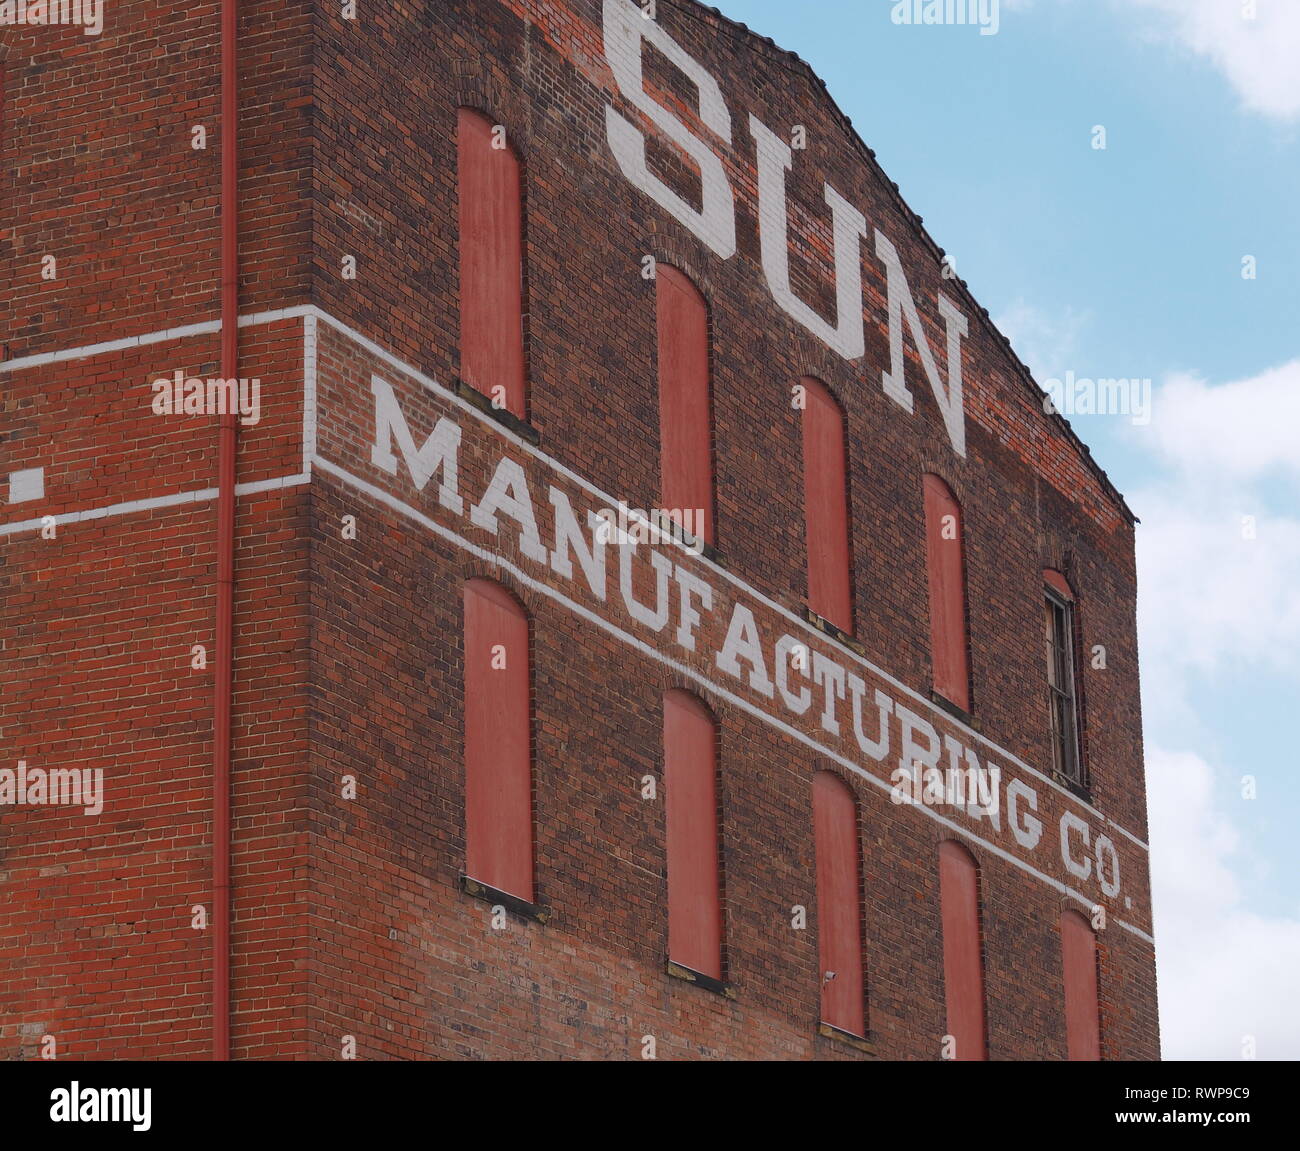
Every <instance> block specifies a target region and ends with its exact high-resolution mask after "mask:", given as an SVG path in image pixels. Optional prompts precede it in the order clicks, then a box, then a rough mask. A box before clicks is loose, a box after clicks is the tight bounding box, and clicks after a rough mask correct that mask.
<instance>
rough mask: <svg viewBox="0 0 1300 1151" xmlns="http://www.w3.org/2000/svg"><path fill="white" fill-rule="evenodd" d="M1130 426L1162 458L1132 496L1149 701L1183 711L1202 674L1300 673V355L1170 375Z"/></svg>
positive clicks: (1154, 455) (1136, 437)
mask: <svg viewBox="0 0 1300 1151" xmlns="http://www.w3.org/2000/svg"><path fill="white" fill-rule="evenodd" d="M1127 434H1128V435H1129V436H1130V438H1131V439H1132V441H1133V442H1134V444H1135V445H1136V446H1138V447H1143V446H1145V447H1146V448H1147V450H1148V451H1149V452H1150V453H1151V456H1152V460H1153V462H1154V463H1156V464H1158V465H1160V466H1161V468H1162V472H1161V475H1160V478H1159V479H1158V480H1157V481H1156V482H1154V483H1153V484H1151V485H1150V486H1149V487H1147V488H1145V489H1143V490H1139V491H1135V492H1133V493H1132V494H1131V505H1132V506H1133V508H1134V509H1135V510H1136V511H1137V514H1138V515H1139V516H1141V518H1142V524H1141V526H1140V527H1139V529H1138V533H1137V548H1138V595H1139V604H1138V623H1139V638H1140V640H1141V644H1142V654H1143V659H1144V661H1151V662H1153V663H1154V665H1155V666H1157V667H1159V668H1160V677H1159V682H1158V683H1157V682H1155V677H1152V687H1153V689H1154V694H1153V699H1152V702H1153V703H1156V704H1160V703H1167V704H1169V705H1171V706H1172V707H1176V706H1177V704H1178V702H1179V700H1180V698H1183V697H1185V695H1186V682H1185V677H1186V675H1187V673H1188V672H1190V671H1193V670H1195V671H1199V672H1208V673H1214V672H1218V673H1220V674H1227V673H1230V672H1236V671H1240V670H1242V669H1244V668H1253V669H1255V670H1260V669H1268V670H1270V671H1272V672H1277V671H1281V672H1284V673H1289V674H1293V675H1300V594H1297V592H1296V573H1297V572H1298V571H1300V507H1298V506H1297V501H1300V488H1296V487H1294V481H1295V478H1296V477H1297V476H1300V360H1294V361H1292V362H1290V363H1288V364H1284V365H1282V366H1281V367H1278V368H1274V369H1271V370H1269V371H1266V372H1263V373H1261V374H1259V375H1257V376H1253V377H1251V378H1249V379H1243V380H1236V381H1232V382H1230V383H1226V384H1221V385H1217V386H1211V385H1209V384H1207V383H1205V382H1204V381H1202V380H1199V379H1197V378H1195V377H1192V376H1186V375H1176V376H1172V377H1170V378H1169V379H1167V380H1165V381H1164V382H1163V383H1162V384H1161V386H1160V387H1159V388H1158V389H1157V391H1156V393H1155V397H1154V400H1153V403H1152V418H1151V422H1150V424H1148V425H1146V426H1143V427H1137V428H1132V429H1130V430H1129V432H1128V433H1127ZM1279 481H1281V482H1279ZM1287 492H1290V493H1291V494H1292V496H1293V497H1294V498H1293V499H1292V500H1290V501H1288V500H1287V499H1286V498H1285V497H1283V498H1279V493H1287ZM1156 714H1159V713H1158V712H1157V713H1156Z"/></svg>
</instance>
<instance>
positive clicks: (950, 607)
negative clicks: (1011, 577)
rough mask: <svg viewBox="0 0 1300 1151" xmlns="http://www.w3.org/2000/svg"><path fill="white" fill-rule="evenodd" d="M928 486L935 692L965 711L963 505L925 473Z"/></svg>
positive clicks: (967, 678) (967, 688) (967, 699)
mask: <svg viewBox="0 0 1300 1151" xmlns="http://www.w3.org/2000/svg"><path fill="white" fill-rule="evenodd" d="M924 486H925V554H926V567H927V569H928V571H929V582H930V652H931V659H932V661H933V664H934V690H935V691H936V692H937V693H938V694H939V695H941V696H943V698H944V699H946V700H947V701H948V702H949V703H955V704H956V705H957V706H958V707H959V708H961V709H962V711H970V675H969V673H968V671H967V665H966V561H965V556H964V555H963V552H964V549H965V545H964V544H963V542H962V522H961V505H960V504H959V503H958V502H957V500H956V497H955V496H953V494H952V492H951V491H950V490H949V488H948V485H947V484H945V483H944V482H943V480H941V479H940V478H939V477H938V476H936V475H926V477H925V480H924Z"/></svg>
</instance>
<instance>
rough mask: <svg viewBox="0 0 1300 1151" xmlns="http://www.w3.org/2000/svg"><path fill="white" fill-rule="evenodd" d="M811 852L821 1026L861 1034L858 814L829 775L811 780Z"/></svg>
mask: <svg viewBox="0 0 1300 1151" xmlns="http://www.w3.org/2000/svg"><path fill="white" fill-rule="evenodd" d="M813 832H814V841H815V844H816V852H817V954H818V958H819V960H820V963H821V981H822V983H821V988H822V1005H821V1007H822V1022H823V1023H829V1024H830V1025H831V1026H832V1027H838V1028H839V1029H840V1030H841V1031H847V1032H849V1033H850V1034H852V1035H862V1034H864V1033H865V1032H864V1028H865V1023H866V1019H865V1010H864V1006H863V997H862V912H861V906H862V905H861V895H860V891H859V876H860V865H859V850H858V813H857V805H856V804H855V803H854V800H853V793H852V792H851V791H850V790H849V788H848V785H847V784H845V782H844V781H843V780H842V779H840V778H839V776H837V775H834V774H833V773H831V772H829V771H819V772H817V774H816V775H814V776H813Z"/></svg>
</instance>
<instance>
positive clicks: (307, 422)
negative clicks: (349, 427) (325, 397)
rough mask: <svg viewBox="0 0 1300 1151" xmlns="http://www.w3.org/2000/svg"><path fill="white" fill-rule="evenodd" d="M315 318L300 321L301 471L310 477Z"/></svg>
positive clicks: (313, 443)
mask: <svg viewBox="0 0 1300 1151" xmlns="http://www.w3.org/2000/svg"><path fill="white" fill-rule="evenodd" d="M317 322H318V321H317V319H316V316H315V315H314V314H312V313H308V314H307V315H306V316H304V317H303V321H302V470H303V472H304V473H306V474H307V475H311V461H312V457H313V456H315V454H316V341H317V337H316V324H317Z"/></svg>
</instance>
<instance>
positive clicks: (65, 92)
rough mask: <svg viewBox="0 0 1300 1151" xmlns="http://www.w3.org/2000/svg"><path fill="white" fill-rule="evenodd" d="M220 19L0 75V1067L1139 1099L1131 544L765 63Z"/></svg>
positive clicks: (1147, 986)
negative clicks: (485, 1076) (1083, 1091)
mask: <svg viewBox="0 0 1300 1151" xmlns="http://www.w3.org/2000/svg"><path fill="white" fill-rule="evenodd" d="M235 7H236V6H235V5H234V3H233V2H232V0H226V2H225V3H224V4H221V3H201V2H200V3H194V2H192V0H185V2H184V3H180V2H179V0H156V2H152V3H150V4H147V5H145V4H131V5H127V4H125V3H121V4H114V3H113V0H108V3H107V4H106V5H105V12H104V27H103V31H102V33H100V34H99V35H97V36H89V35H86V34H85V31H84V30H83V29H80V28H76V27H33V26H30V25H28V26H10V27H0V78H2V81H3V84H2V88H0V91H2V98H0V196H2V197H3V201H4V203H5V206H6V211H5V213H4V220H3V228H4V231H5V239H6V244H5V246H4V249H3V251H2V252H0V262H2V264H3V267H2V274H3V278H4V282H5V284H6V286H7V287H6V291H5V293H4V297H3V299H0V332H2V333H3V337H2V338H3V342H4V346H3V362H0V384H2V386H3V425H2V426H0V445H2V447H3V458H2V459H0V493H3V494H2V495H0V514H2V515H3V523H2V524H0V533H2V534H0V540H2V541H3V543H2V548H0V591H2V593H3V594H2V598H0V684H2V685H3V686H2V691H0V725H2V727H0V733H2V735H3V740H2V742H3V756H4V759H3V762H2V763H0V800H3V801H4V803H5V805H6V806H0V1054H2V1055H3V1057H5V1058H10V1059H15V1058H40V1057H42V1056H43V1055H44V1056H48V1055H50V1054H54V1055H56V1056H57V1057H58V1058H65V1059H79V1058H96V1057H98V1058H123V1057H125V1058H193V1059H201V1058H209V1057H211V1056H212V1055H213V1054H214V1053H215V1054H217V1055H218V1056H219V1057H220V1056H224V1055H225V1054H226V1051H227V1049H228V1052H229V1054H230V1055H231V1056H232V1057H235V1058H325V1059H332V1058H340V1057H351V1056H353V1055H355V1057H356V1058H363V1059H395V1058H402V1059H430V1058H439V1059H457V1058H506V1057H525V1058H530V1057H541V1058H555V1057H580V1058H644V1057H649V1056H651V1055H653V1056H654V1057H656V1058H659V1059H669V1058H672V1059H676V1058H701V1057H726V1058H787V1059H812V1058H818V1059H840V1058H843V1059H872V1058H883V1059H939V1058H957V1059H978V1058H994V1059H1065V1058H1067V1057H1073V1058H1095V1057H1098V1056H1100V1057H1101V1058H1105V1059H1128V1058H1155V1057H1157V1056H1158V1026H1157V1019H1156V989H1155V969H1154V958H1153V940H1152V938H1151V934H1150V933H1151V900H1150V889H1149V880H1148V866H1147V850H1146V845H1145V843H1144V842H1143V840H1144V836H1145V828H1146V807H1145V792H1144V784H1143V772H1142V755H1141V725H1140V707H1139V694H1138V669H1137V649H1136V638H1135V630H1134V599H1135V583H1134V562H1133V524H1134V520H1133V516H1132V515H1131V513H1130V512H1129V510H1128V509H1127V507H1126V506H1125V504H1124V502H1123V500H1122V498H1121V497H1120V496H1119V494H1118V493H1117V492H1116V491H1115V490H1114V488H1113V487H1112V486H1111V484H1110V483H1109V482H1108V480H1107V479H1106V477H1105V475H1104V474H1103V473H1102V472H1101V470H1100V469H1099V468H1098V467H1097V465H1096V464H1095V463H1094V462H1093V461H1092V459H1091V457H1090V456H1089V453H1088V450H1087V448H1086V447H1085V446H1084V445H1083V444H1082V443H1081V442H1080V441H1079V440H1078V438H1077V437H1076V436H1075V435H1074V433H1073V432H1072V431H1071V429H1070V428H1069V426H1068V424H1067V423H1066V422H1065V421H1064V420H1063V419H1062V418H1061V417H1060V416H1058V415H1056V414H1055V413H1053V412H1051V411H1050V410H1047V411H1045V410H1044V404H1043V397H1042V393H1041V392H1040V390H1039V389H1038V388H1037V386H1036V385H1035V384H1034V382H1033V380H1032V379H1031V377H1030V375H1029V373H1028V372H1027V370H1026V369H1025V368H1024V366H1023V365H1022V364H1020V362H1019V361H1018V360H1017V359H1016V357H1015V355H1014V354H1013V352H1012V351H1011V349H1010V348H1009V346H1008V345H1007V343H1006V341H1005V339H1004V338H1003V337H1002V336H1001V335H1000V334H999V333H998V332H997V330H996V329H995V328H994V327H993V325H992V324H991V323H990V321H989V318H988V314H987V312H986V311H985V310H984V309H982V308H981V307H980V306H979V304H978V303H977V302H976V301H975V300H974V298H973V297H972V296H971V295H970V293H969V292H968V290H967V289H966V287H965V285H964V283H963V282H962V281H960V280H959V279H957V278H956V277H955V276H954V275H953V274H952V273H951V270H950V269H948V268H947V266H946V264H945V259H944V254H943V251H942V249H941V248H939V247H938V246H937V244H936V243H935V242H934V241H933V240H932V239H931V238H930V237H929V236H928V234H927V233H926V232H925V230H924V228H923V226H922V223H921V221H920V219H919V218H918V217H917V216H916V215H915V214H913V213H912V212H911V211H910V210H909V209H908V207H907V206H906V204H905V203H904V202H903V201H902V199H901V198H900V196H899V193H898V189H897V188H896V187H895V186H894V185H893V184H892V183H891V182H890V181H889V179H888V177H886V176H885V175H884V173H883V172H882V171H881V169H880V168H879V167H878V165H877V164H876V163H875V160H874V156H873V154H872V152H871V151H870V150H869V148H868V147H867V146H866V145H865V144H864V143H863V142H862V141H861V140H859V138H858V137H857V136H856V135H855V134H854V131H853V129H852V127H851V126H850V124H849V122H848V121H847V119H845V117H844V116H843V115H842V114H841V113H840V112H839V111H838V109H837V108H836V106H835V104H834V102H833V101H832V99H831V97H830V96H829V95H828V93H827V92H826V90H825V88H824V86H823V85H822V84H821V82H820V81H818V79H817V78H816V76H815V75H814V73H813V72H812V71H811V70H810V69H809V68H808V66H807V65H806V64H804V63H803V62H802V61H801V60H799V59H798V58H797V57H795V56H793V55H791V54H789V53H786V52H783V51H781V50H780V49H778V48H776V47H774V46H773V45H772V44H771V43H770V42H768V41H766V40H763V39H761V38H759V37H757V36H755V35H754V34H752V33H750V32H749V31H748V30H747V29H745V28H744V27H743V26H741V25H738V24H735V23H733V22H731V21H729V20H727V19H726V18H724V17H722V16H720V15H718V14H717V13H716V12H714V11H712V10H710V9H707V8H704V7H701V6H699V5H697V4H695V3H694V2H693V0H658V4H657V10H656V12H655V13H654V18H653V19H649V18H646V16H645V14H643V12H642V11H641V10H640V9H639V8H637V7H636V6H634V5H633V4H632V3H631V2H630V0H419V2H416V3H411V4H406V5H376V4H367V3H365V2H364V0H363V2H362V3H361V4H359V5H357V6H356V11H355V12H350V11H349V6H348V5H345V4H342V3H339V4H335V3H331V4H318V3H314V2H311V3H309V2H307V0H275V2H272V0H243V2H242V3H240V4H239V5H238V11H237V13H236V12H235ZM232 15H235V16H237V22H236V23H235V24H234V25H231V24H230V23H226V24H223V16H224V17H225V18H226V19H227V20H229V18H230V17H231V16H232ZM232 27H233V28H234V34H233V35H232ZM223 107H224V114H223ZM232 108H237V117H234V116H232V115H231V114H230V112H231V109H232ZM236 119H237V123H238V137H237V147H236V142H235V139H234V138H233V133H226V132H225V131H224V130H223V125H231V124H233V123H234V122H235V120H236ZM236 161H237V162H236ZM236 176H237V180H236V179H235V177H236ZM236 196H237V208H238V211H237V214H236V212H235V211H234V204H235V202H236V201H235V197H236ZM223 228H224V229H225V235H226V237H227V239H231V238H232V237H237V246H236V245H235V244H234V243H231V244H229V245H228V246H223ZM223 289H224V290H223ZM236 308H237V313H238V317H239V320H238V325H237V326H236V325H234V324H233V323H231V319H230V318H231V317H232V316H233V315H234V314H235V309H236ZM223 316H224V317H225V323H224V324H223ZM223 378H224V379H230V380H233V379H236V378H239V379H241V380H242V381H244V386H243V388H242V389H240V388H239V387H234V386H232V387H230V388H226V387H224V386H223V385H221V384H219V383H217V381H219V380H221V379H223ZM193 381H199V382H198V383H193ZM208 381H213V383H212V385H209V383H208ZM254 381H256V384H257V387H256V388H254V386H253V383H254ZM240 400H242V403H243V406H242V407H239V408H238V409H237V410H233V411H232V410H229V409H223V407H222V404H223V403H228V404H229V405H230V407H231V408H234V407H236V404H237V401H240ZM223 411H224V414H223ZM223 444H224V445H225V449H226V450H227V451H234V450H235V449H234V445H236V444H237V457H235V456H231V457H230V458H231V459H232V460H233V462H234V468H233V473H232V474H227V473H226V472H224V471H223V470H222V469H221V468H220V466H219V459H220V457H221V453H222V451H223ZM232 475H233V478H232ZM232 484H233V485H234V487H233V490H232V486H231V485H232ZM222 507H225V508H227V509H228V510H229V511H230V512H231V513H232V514H233V517H234V518H233V525H232V524H229V523H228V524H227V525H226V527H225V528H223V526H222V525H223V521H222V516H221V508H222ZM637 509H641V510H642V511H640V512H638V511H637ZM223 556H226V557H228V558H227V560H226V561H225V562H224V563H223V559H222V557H223ZM229 564H233V599H232V600H229V601H227V606H228V608H229V613H230V614H229V616H226V615H224V614H223V612H224V611H225V610H226V608H225V607H223V601H222V596H223V590H222V589H223V588H227V589H228V588H230V587H231V586H232V585H231V584H230V583H229V582H226V577H228V576H229V575H230V574H231V568H230V567H229V566H227V565H229ZM227 628H229V629H231V632H232V634H233V637H234V639H233V648H231V647H230V645H229V644H228V643H227V640H226V638H225V637H226V634H227ZM227 716H228V720H229V722H228V725H227V722H226V721H227ZM226 731H228V732H229V736H228V743H229V750H228V752H227V751H226V750H225V747H226V736H225V735H224V734H223V733H224V732H226ZM223 765H228V767H227V766H223ZM227 770H228V777H227ZM961 780H965V781H967V783H968V785H972V786H975V787H976V790H975V791H974V792H973V793H972V792H971V791H969V789H968V790H967V791H966V792H965V793H962V794H958V795H954V794H953V791H952V785H953V783H954V781H961ZM932 784H933V785H934V786H933V787H932V786H931V785H932ZM900 799H909V800H910V802H898V800H900ZM227 866H228V868H229V872H228V879H229V883H228V887H227V873H226V867H227ZM227 892H228V895H227V894H226V893H227ZM227 1044H228V1048H227Z"/></svg>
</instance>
